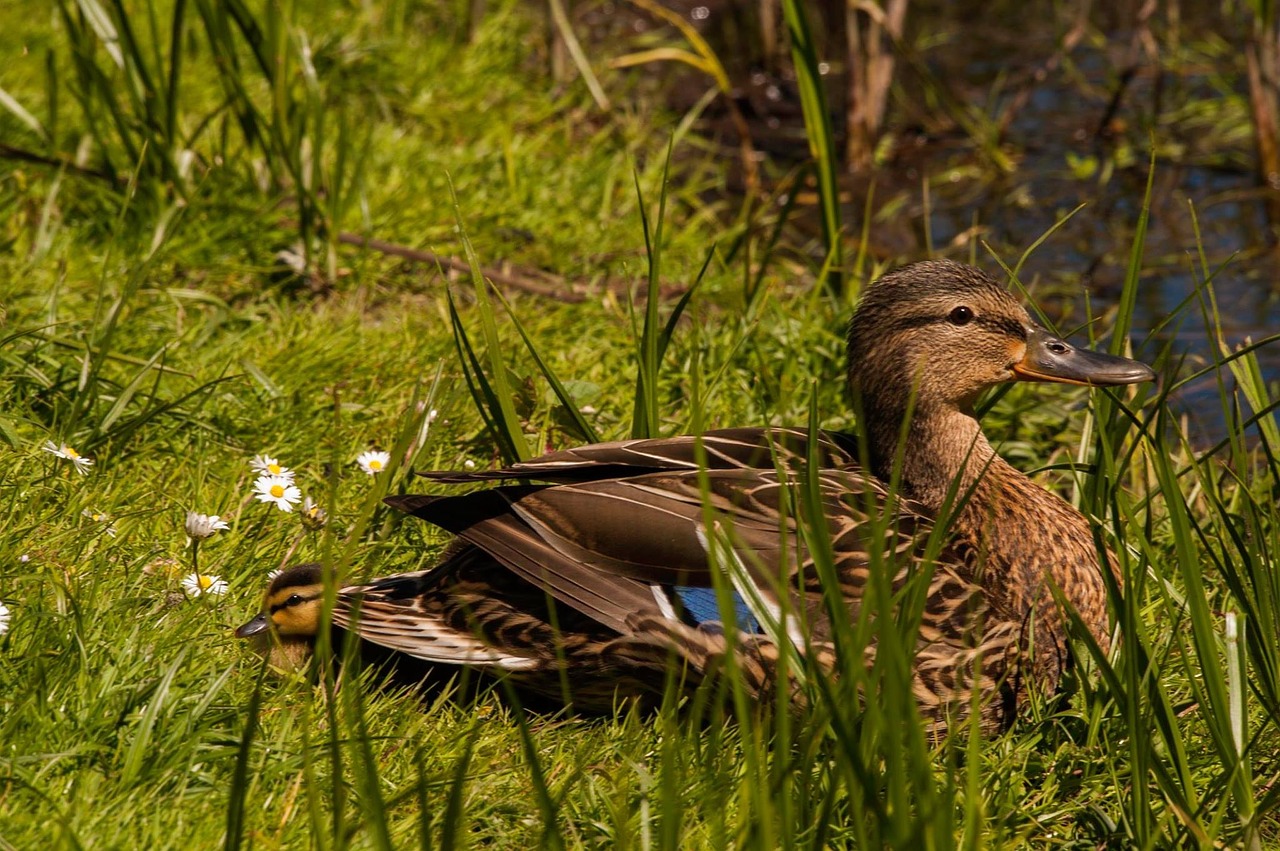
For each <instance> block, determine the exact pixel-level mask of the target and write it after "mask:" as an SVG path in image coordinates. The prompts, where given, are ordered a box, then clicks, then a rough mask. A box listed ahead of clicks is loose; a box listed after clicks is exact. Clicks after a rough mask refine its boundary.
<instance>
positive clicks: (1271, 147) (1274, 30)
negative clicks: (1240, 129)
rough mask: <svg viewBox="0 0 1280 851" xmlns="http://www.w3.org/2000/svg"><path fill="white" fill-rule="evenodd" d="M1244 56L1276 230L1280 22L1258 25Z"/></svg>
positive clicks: (1279, 207)
mask: <svg viewBox="0 0 1280 851" xmlns="http://www.w3.org/2000/svg"><path fill="white" fill-rule="evenodd" d="M1244 55H1245V67H1246V70H1247V72H1248V77H1249V107H1250V109H1251V111H1252V113H1253V138H1254V144H1255V145H1256V146H1257V150H1258V182H1259V183H1260V184H1261V185H1262V187H1263V189H1264V190H1265V192H1266V208H1267V218H1268V219H1269V220H1270V222H1271V225H1272V226H1273V227H1274V226H1276V225H1277V224H1280V106H1278V104H1280V80H1278V79H1277V77H1278V76H1280V21H1257V22H1255V25H1254V32H1253V34H1252V35H1251V36H1250V38H1249V40H1248V42H1247V43H1246V44H1245V51H1244Z"/></svg>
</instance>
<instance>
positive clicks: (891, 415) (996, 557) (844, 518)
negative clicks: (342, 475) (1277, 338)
mask: <svg viewBox="0 0 1280 851" xmlns="http://www.w3.org/2000/svg"><path fill="white" fill-rule="evenodd" d="M848 354H849V365H848V369H849V372H848V379H849V386H850V389H851V391H852V394H853V398H854V400H855V402H856V403H857V405H858V407H859V411H860V415H861V424H862V428H863V430H864V436H865V450H864V451H863V452H861V453H860V452H859V442H858V440H857V439H856V438H854V437H852V436H849V435H843V434H837V433H832V432H820V433H818V434H817V435H811V434H809V433H808V432H806V431H804V430H798V429H782V428H739V429H727V430H722V431H713V432H710V433H708V434H706V435H703V436H701V437H697V438H695V437H675V438H665V439H656V440H631V441H622V442H618V443H604V444H597V445H592V446H586V447H581V448H578V449H571V450H566V451H562V452H553V453H551V454H549V455H544V456H542V457H541V458H536V459H533V460H531V461H527V462H523V463H520V464H515V465H512V466H511V467H507V468H505V469H501V470H495V471H487V472H479V473H456V474H455V473H436V474H427V476H428V478H431V479H434V480H435V481H438V482H446V483H461V482H477V481H487V480H522V482H525V483H519V484H504V485H500V486H498V487H493V488H490V489H487V490H479V491H474V492H471V493H465V494H461V495H454V496H400V497H389V498H388V499H387V502H388V503H389V504H391V505H393V506H395V507H396V508H399V509H401V510H403V511H406V512H408V513H410V514H413V515H415V516H418V517H421V518H423V519H425V520H428V521H429V522H431V523H434V524H436V525H437V526H440V527H442V528H444V529H447V530H449V531H451V532H453V533H455V534H456V535H457V536H458V541H457V542H456V543H455V545H454V546H453V547H451V548H450V549H449V550H448V551H447V552H446V554H445V556H444V557H443V559H442V560H441V562H440V564H439V565H438V566H437V567H435V568H434V569H432V570H429V571H424V572H420V573H411V574H403V575H400V576H392V577H388V578H386V579H379V580H375V581H373V582H371V583H368V584H365V585H356V586H349V587H345V588H341V589H339V591H338V593H337V604H336V607H335V609H334V612H333V622H334V624H335V625H336V627H337V628H339V629H341V630H345V631H354V632H355V633H357V634H358V635H359V636H360V637H361V638H362V639H364V640H365V641H367V642H371V643H373V644H375V645H380V646H381V647H383V648H386V649H388V650H391V651H394V652H397V653H402V654H406V655H408V656H411V657H416V658H417V659H422V660H427V661H429V662H435V663H442V664H448V665H470V666H474V667H479V668H483V669H488V670H490V671H492V672H507V673H508V674H509V675H510V676H511V677H512V678H513V679H514V680H515V681H516V682H517V683H519V684H521V685H523V686H525V687H527V688H529V689H532V690H534V691H536V692H540V693H543V694H546V695H549V696H551V697H555V698H564V697H567V698H568V699H569V700H571V701H572V702H573V704H574V705H575V706H576V707H578V708H608V707H609V706H610V705H612V704H613V702H614V700H615V699H616V698H617V697H619V696H621V697H632V698H639V699H646V698H648V699H652V697H653V696H654V695H657V694H660V693H661V691H662V690H663V688H664V684H666V683H668V682H671V678H670V676H669V671H670V666H671V665H672V664H673V661H674V662H675V663H677V664H679V665H680V666H682V670H683V678H682V680H681V682H683V683H685V684H686V685H692V684H696V683H697V682H698V681H700V680H701V679H702V678H704V676H705V675H707V674H709V673H710V672H711V671H712V670H714V669H715V668H716V667H717V663H718V662H719V661H720V660H721V659H722V657H723V656H724V654H725V653H726V652H727V648H729V647H734V648H736V650H735V652H737V654H738V661H739V668H740V670H741V671H742V674H743V677H744V680H745V682H746V684H747V686H748V687H749V688H750V689H752V690H753V691H755V692H756V693H757V694H759V695H761V696H763V695H764V694H765V693H767V692H768V691H769V690H770V689H771V688H772V687H773V685H774V682H773V673H774V663H775V662H776V661H777V659H778V654H779V646H778V643H777V642H779V641H786V642H788V643H792V644H794V645H795V646H796V647H797V648H798V649H799V650H800V651H801V652H805V653H810V654H814V655H815V657H816V658H817V659H818V660H819V661H820V662H824V663H826V664H830V661H831V652H832V645H831V643H830V635H831V629H830V623H829V620H828V614H827V613H828V612H829V611H831V609H830V608H828V607H824V606H823V604H822V595H823V593H824V592H823V588H822V585H821V584H820V583H819V580H818V571H817V569H816V568H815V565H814V563H813V560H812V559H811V557H810V555H809V552H808V549H807V548H806V546H805V535H804V534H803V532H802V530H801V528H800V527H799V525H798V524H797V521H796V519H795V514H796V513H797V512H796V509H795V505H796V502H795V500H794V499H792V498H791V496H792V495H793V493H794V491H796V490H797V486H798V485H799V483H801V482H804V481H810V482H812V481H813V479H808V480H806V478H805V477H806V476H809V477H816V484H817V485H818V491H819V493H820V500H821V508H822V514H823V518H824V519H825V521H826V525H827V527H828V530H829V532H830V540H831V544H832V548H833V550H834V556H835V576H836V577H837V581H838V586H839V588H838V593H839V594H840V595H841V596H842V598H843V600H844V602H845V604H846V608H847V611H848V613H849V616H850V617H851V618H856V617H857V616H858V615H859V612H860V611H861V608H862V604H863V593H864V591H865V589H866V588H867V587H868V582H869V579H870V573H871V571H873V570H878V571H886V573H885V575H886V576H891V577H892V579H891V581H893V582H894V583H896V584H900V583H901V582H903V581H905V580H906V578H907V576H908V575H910V574H911V572H912V571H913V570H917V569H918V567H919V565H920V562H921V560H922V559H923V558H924V550H925V540H926V538H928V536H929V534H930V531H931V530H932V529H933V527H934V525H935V524H945V531H946V533H947V534H946V537H945V541H946V543H945V545H944V546H943V547H942V550H941V553H940V555H938V556H937V557H936V558H935V559H933V560H932V564H931V566H932V570H933V573H932V576H931V578H930V579H929V581H928V594H927V600H926V602H925V607H924V617H923V623H922V626H921V629H920V632H919V636H918V640H917V644H916V653H915V658H914V663H913V666H914V667H913V676H914V683H915V693H916V697H917V700H918V703H919V706H920V708H921V711H922V713H923V714H924V715H925V717H926V718H927V719H928V720H929V721H930V722H931V724H933V726H934V729H935V731H941V730H942V729H944V728H945V725H946V724H947V722H948V720H951V719H954V718H957V717H963V716H964V715H966V714H967V713H968V711H969V709H970V707H972V706H974V705H977V706H979V707H980V711H981V713H982V724H983V726H984V727H985V728H988V729H998V728H1001V727H1003V726H1005V725H1007V724H1008V723H1009V722H1010V721H1011V720H1012V718H1013V717H1014V714H1015V713H1016V711H1017V707H1018V705H1019V703H1020V702H1021V701H1022V700H1023V699H1024V698H1025V695H1026V693H1027V691H1028V690H1029V689H1037V690H1041V691H1049V690H1052V689H1053V688H1054V687H1055V685H1056V683H1057V681H1058V678H1059V676H1060V674H1061V672H1062V670H1063V668H1064V666H1065V665H1066V664H1067V659H1068V657H1067V652H1066V648H1067V644H1066V640H1067V635H1066V618H1065V617H1064V615H1063V612H1062V611H1061V609H1060V608H1059V606H1058V604H1057V602H1056V600H1055V597H1054V589H1057V590H1059V591H1060V592H1061V594H1062V596H1063V598H1064V599H1065V600H1066V601H1067V602H1069V603H1070V604H1071V605H1072V606H1073V607H1074V608H1075V610H1076V611H1077V612H1078V613H1079V615H1080V617H1081V619H1082V620H1083V622H1084V624H1085V625H1086V626H1087V627H1088V629H1089V630H1090V632H1091V633H1092V634H1093V638H1094V640H1095V641H1097V642H1098V644H1100V645H1101V646H1102V647H1104V648H1106V647H1107V646H1108V645H1109V643H1110V642H1109V629H1108V619H1107V610H1106V598H1105V586H1104V584H1103V579H1102V573H1101V571H1102V570H1103V569H1104V567H1103V565H1105V564H1106V563H1107V561H1109V558H1110V556H1109V554H1103V556H1102V557H1101V558H1100V555H1099V553H1098V551H1097V550H1096V548H1095V546H1094V542H1093V535H1092V533H1091V531H1090V527H1089V524H1088V522H1087V521H1086V519H1085V518H1084V516H1083V515H1081V514H1080V512H1078V511H1077V510H1076V509H1074V508H1073V507H1072V506H1070V505H1069V504H1067V503H1066V502H1065V501H1063V500H1062V499H1060V498H1059V497H1057V496H1055V495H1054V494H1052V493H1050V492H1048V491H1046V490H1044V489H1043V488H1041V487H1039V486H1037V485H1036V484H1034V483H1033V482H1032V481H1031V480H1030V479H1028V478H1027V477H1026V476H1025V475H1023V474H1022V473H1021V472H1019V471H1018V470H1016V469H1014V468H1013V467H1012V466H1011V465H1009V464H1008V463H1007V462H1005V461H1004V460H1003V459H1002V458H1001V457H1000V456H999V455H997V454H996V452H995V451H994V450H993V449H992V447H991V445H990V444H989V443H988V442H987V440H986V438H985V437H984V436H983V434H982V431H981V429H980V428H979V425H978V422H977V420H976V419H975V418H974V416H973V404H974V401H975V400H976V399H977V397H978V396H979V394H981V393H982V392H983V391H984V390H986V389H988V388H990V387H993V386H995V385H997V384H1001V383H1003V382H1008V381H1018V380H1024V381H1056V382H1062V383H1068V384H1087V385H1094V386H1101V385H1122V384H1132V383H1136V382H1140V381H1149V380H1151V379H1153V378H1154V377H1155V376H1154V373H1153V372H1152V371H1151V369H1150V368H1148V367H1147V366H1145V365H1143V364H1140V363H1137V362H1135V361H1132V360H1128V359H1125V358H1119V357H1113V356H1110V355H1105V354H1098V353H1093V352H1089V351H1084V350H1081V349H1078V348H1076V347H1074V346H1072V345H1070V344H1069V343H1066V342H1065V341H1063V340H1060V339H1058V338H1056V337H1054V336H1053V335H1051V334H1050V333H1048V332H1047V331H1045V330H1044V329H1043V328H1041V327H1039V326H1038V325H1036V324H1035V323H1034V322H1033V321H1032V320H1031V318H1030V317H1029V316H1028V314H1027V312H1026V311H1025V310H1024V309H1023V308H1022V307H1021V305H1019V303H1018V302H1017V301H1016V300H1015V299H1014V298H1013V297H1011V296H1010V295H1009V294H1008V293H1007V292H1006V291H1005V290H1003V289H1002V288H1001V287H1000V286H999V285H998V284H997V283H996V282H995V281H994V280H992V279H991V278H990V277H988V276H987V275H985V274H983V273H982V272H980V271H978V270H976V269H973V268H971V267H968V266H964V265H961V264H958V263H953V262H947V261H930V262H924V263H917V264H914V265H911V266H907V267H905V268H902V269H899V270H898V271H896V272H893V273H891V274H888V275H886V276H884V277H883V278H881V279H880V280H878V281H876V282H875V283H874V284H872V285H871V286H870V287H868V289H867V290H866V293H865V294H864V296H863V298H862V301H861V303H860V304H859V306H858V309H857V311H856V313H855V315H854V317H853V320H852V322H851V323H850V326H849V339H848ZM904 424H905V426H904ZM815 440H816V446H812V447H811V446H810V442H811V441H815ZM811 454H812V455H813V456H814V457H816V458H817V460H818V465H817V466H818V469H816V470H814V471H810V472H807V473H806V472H803V468H804V467H805V466H806V458H807V457H808V456H809V455H811ZM860 456H863V457H865V460H866V464H865V465H864V464H862V463H859V460H858V459H859V457H860ZM895 466H896V467H897V472H896V474H895V472H894V471H895ZM894 475H897V477H898V481H899V482H900V486H899V488H898V490H899V491H900V494H895V493H891V491H890V488H889V485H888V482H889V481H890V479H891V477H892V476H894ZM527 482H537V484H529V483H527ZM709 553H711V555H709ZM717 571H721V575H722V576H726V577H727V578H728V579H729V581H730V584H731V586H732V587H733V588H734V589H735V590H736V593H735V594H734V595H733V596H735V597H736V600H735V601H734V612H733V615H734V616H733V617H732V618H730V620H731V621H736V623H731V624H730V626H729V629H730V630H732V631H736V633H737V635H736V640H734V641H730V640H729V639H728V637H727V636H726V631H725V628H724V627H723V626H722V624H721V623H720V620H721V616H720V611H721V609H720V608H719V607H718V606H716V605H715V604H714V602H713V601H714V600H715V597H714V595H713V594H712V592H711V591H710V590H709V589H710V588H711V587H712V586H713V585H715V584H716V581H717V580H716V577H715V573H716V572H717ZM779 577H781V581H779ZM722 587H723V586H722ZM780 589H785V590H780ZM322 592H323V584H322V579H321V573H320V570H319V568H318V567H316V566H314V565H306V566H302V567H297V568H293V569H291V570H289V571H286V572H285V573H283V574H282V575H280V576H278V577H277V578H276V579H275V580H274V581H273V582H272V584H271V586H270V588H269V589H268V592H267V599H266V606H265V608H264V609H263V611H262V613H261V614H259V615H258V616H257V617H256V618H254V619H253V620H252V621H250V622H249V623H247V624H245V625H244V626H243V627H241V628H240V629H239V630H238V631H237V634H238V635H240V636H251V635H263V636H266V635H271V636H272V638H273V640H274V641H275V642H276V647H277V650H278V651H280V652H284V653H286V655H287V653H288V652H289V650H290V649H291V648H292V649H294V650H296V649H299V648H301V649H305V648H306V647H307V646H308V645H309V643H310V642H311V641H312V640H313V638H314V636H315V633H316V629H317V625H318V623H319V622H320V609H321V600H322V598H323V593H322ZM827 593H831V589H830V588H828V589H827ZM783 596H785V599H783ZM780 613H783V614H782V616H780ZM785 613H790V614H785ZM726 614H728V611H727V607H726ZM867 652H868V654H874V647H871V648H868V650H867ZM566 684H567V688H568V691H569V694H568V695H566V694H565V691H566ZM975 690H977V691H978V692H979V693H978V694H977V695H975V694H974V691H975ZM975 697H977V701H976V703H975V701H974V698H975Z"/></svg>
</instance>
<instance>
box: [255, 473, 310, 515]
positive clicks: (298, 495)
mask: <svg viewBox="0 0 1280 851" xmlns="http://www.w3.org/2000/svg"><path fill="white" fill-rule="evenodd" d="M253 489H254V492H255V493H254V496H256V497H257V498H258V500H259V501H260V502H274V503H275V504H276V508H278V509H280V510H281V511H293V506H294V505H296V504H297V503H299V502H301V501H302V491H300V490H298V487H297V486H296V485H295V484H294V483H293V479H287V478H285V477H284V476H260V477H259V478H258V480H257V481H256V482H254V483H253Z"/></svg>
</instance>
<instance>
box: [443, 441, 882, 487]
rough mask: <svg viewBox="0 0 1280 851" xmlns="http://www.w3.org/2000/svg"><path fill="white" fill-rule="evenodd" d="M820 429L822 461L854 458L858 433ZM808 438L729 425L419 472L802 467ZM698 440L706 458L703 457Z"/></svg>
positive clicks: (548, 474)
mask: <svg viewBox="0 0 1280 851" xmlns="http://www.w3.org/2000/svg"><path fill="white" fill-rule="evenodd" d="M817 435H818V445H817V447H816V450H817V460H818V466H819V467H822V468H829V467H832V468H834V467H845V466H852V465H854V464H855V463H856V459H857V457H858V443H857V439H856V438H854V437H853V436H851V435H847V434H841V433H840V432H832V431H820V432H818V433H817ZM810 439H811V434H810V432H809V430H808V429H800V428H728V429H718V430H715V431H709V432H707V433H705V434H703V435H700V436H681V437H666V438H654V439H647V440H621V441H615V442H612V443H595V444H591V445H589V446H579V447H575V448H573V449H564V450H561V451H559V452H551V453H549V454H547V455H543V456H541V457H538V458H533V459H531V460H529V461H522V462H520V463H518V464H512V465H510V466H508V467H502V468H500V469H497V470H482V471H477V472H473V473H464V472H453V471H437V472H420V473H419V474H418V475H420V476H423V477H424V478H427V479H431V480H432V481H436V482H443V483H447V484H460V483H465V482H481V481H494V480H502V479H534V480H538V481H550V482H582V481H595V480H599V479H616V478H624V477H628V476H637V475H644V474H646V473H655V472H660V471H664V470H697V469H698V468H699V467H700V466H705V467H706V468H707V469H711V470H773V469H776V468H778V467H779V466H781V467H783V468H798V467H799V465H800V463H802V462H803V461H804V459H805V458H806V457H807V453H808V449H809V441H810ZM699 446H701V448H702V449H701V451H702V453H703V454H702V456H701V458H703V459H704V460H703V461H702V462H701V463H700V460H699V459H700V455H699Z"/></svg>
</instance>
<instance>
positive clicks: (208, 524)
mask: <svg viewBox="0 0 1280 851" xmlns="http://www.w3.org/2000/svg"><path fill="white" fill-rule="evenodd" d="M230 528H231V527H230V526H228V525H227V521H225V520H222V519H221V518H219V517H218V515H216V514H199V513H197V512H195V511H188V512H187V534H188V535H190V536H191V539H192V540H193V541H203V540H204V539H205V538H212V537H213V536H214V534H215V533H216V532H225V531H226V530H227V529H230Z"/></svg>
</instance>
